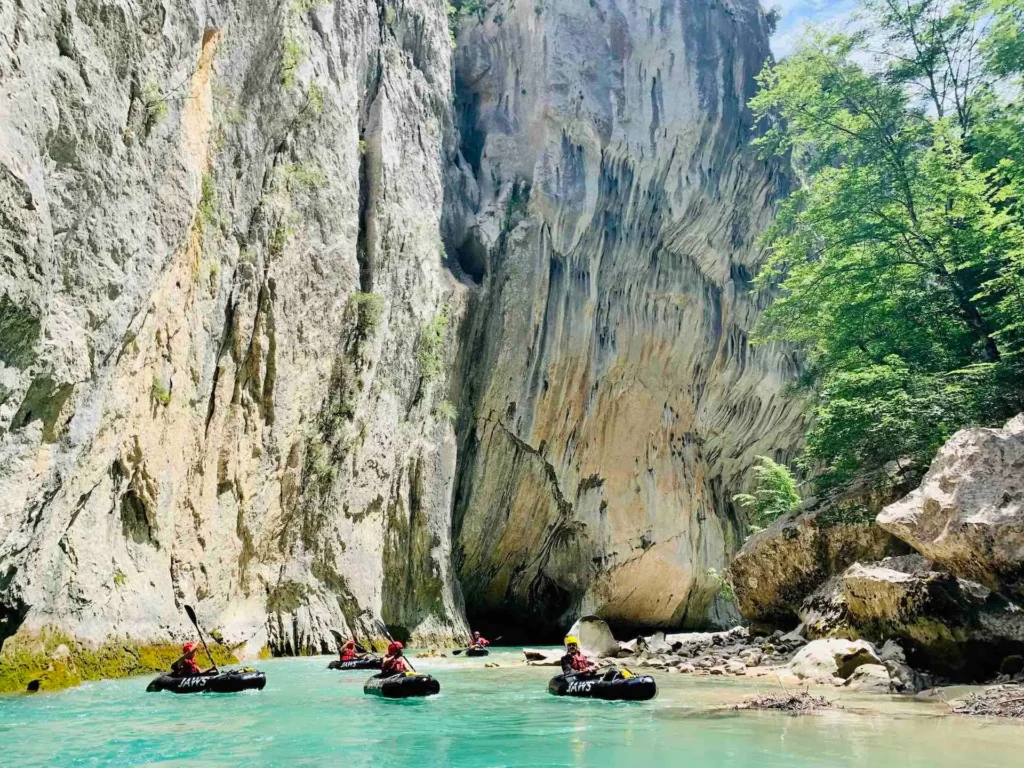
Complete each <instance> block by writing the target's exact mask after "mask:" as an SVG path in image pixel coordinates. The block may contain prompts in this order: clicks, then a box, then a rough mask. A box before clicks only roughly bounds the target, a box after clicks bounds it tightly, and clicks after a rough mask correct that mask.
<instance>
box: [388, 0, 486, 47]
mask: <svg viewBox="0 0 1024 768" xmlns="http://www.w3.org/2000/svg"><path fill="white" fill-rule="evenodd" d="M445 10H446V11H447V13H448V37H449V38H450V40H451V44H452V48H453V49H454V48H455V47H456V43H455V36H456V34H457V33H458V31H459V24H460V23H461V21H462V19H464V18H466V17H468V16H476V17H477V18H480V19H482V18H483V15H484V11H486V10H487V9H486V8H485V7H484V4H483V2H482V0H455V2H454V3H451V2H446V3H445ZM388 23H390V22H388Z"/></svg>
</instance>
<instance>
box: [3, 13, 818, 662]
mask: <svg viewBox="0 0 1024 768" xmlns="http://www.w3.org/2000/svg"><path fill="white" fill-rule="evenodd" d="M447 18H448V17H447V13H446V8H445V6H444V4H442V3H441V2H439V0H205V2H203V1H198V2H197V1H195V0H39V1H38V2H29V3H26V2H15V3H13V4H12V3H4V4H3V5H2V6H0V31H2V33H3V34H2V35H0V641H2V640H3V639H4V638H6V637H8V636H9V635H11V634H13V633H15V632H18V633H19V634H20V635H26V634H31V633H32V632H33V631H35V630H38V629H40V628H42V627H44V626H47V625H57V626H59V627H60V628H61V629H62V630H66V631H69V632H71V633H73V634H74V635H76V636H77V637H79V638H81V639H85V640H92V641H101V640H103V639H104V638H106V637H108V636H110V635H112V634H119V635H130V636H131V637H132V638H134V639H137V640H142V641H145V640H159V639H166V638H174V637H180V636H182V635H184V634H185V633H186V632H187V630H188V628H187V626H186V625H185V624H184V622H183V620H182V615H181V606H182V604H184V603H191V604H195V605H196V606H197V607H198V609H199V613H200V617H201V619H202V620H203V621H204V623H205V624H207V625H208V626H209V627H211V628H213V627H215V628H217V629H219V630H220V632H221V634H222V635H223V636H224V638H225V639H227V640H230V641H234V642H241V641H249V642H251V643H252V644H254V645H256V646H260V645H263V644H264V643H266V644H268V645H269V646H270V647H271V648H272V649H273V650H275V651H276V652H282V653H289V652H298V651H304V650H322V649H326V647H327V644H328V642H329V635H328V633H327V630H328V629H329V628H331V627H335V628H338V629H340V630H342V631H346V629H347V628H351V629H353V630H354V631H356V632H359V633H360V634H367V633H372V632H374V629H373V626H372V623H371V619H373V618H374V617H381V618H383V619H384V620H385V621H386V622H387V623H388V624H390V625H391V626H392V627H395V628H398V629H400V630H402V631H405V632H408V633H410V634H412V635H414V636H416V637H417V638H418V639H420V640H431V639H432V640H438V641H440V640H450V639H451V638H452V637H453V636H455V635H460V634H462V633H464V632H465V631H466V622H465V618H464V610H463V605H462V596H461V593H460V589H459V584H458V582H457V578H456V577H458V578H459V579H461V581H462V584H463V585H464V587H465V590H466V594H467V595H468V598H469V608H470V612H471V615H483V614H487V613H493V612H495V611H498V610H499V609H500V610H504V609H505V607H506V605H507V606H508V607H509V608H511V610H512V615H513V616H515V617H532V618H537V619H540V620H542V623H546V624H547V625H549V626H550V625H558V624H559V623H560V622H561V621H562V620H563V619H564V618H565V616H566V614H567V613H571V612H572V611H573V610H575V609H583V610H584V611H585V612H588V613H589V612H597V613H600V614H601V615H603V616H605V617H607V618H609V619H611V620H613V621H618V622H620V623H634V624H672V625H674V624H678V623H681V622H687V623H700V622H702V621H704V620H705V619H706V617H707V616H708V612H709V609H710V608H711V605H710V603H711V598H712V593H713V591H714V589H713V587H712V586H711V585H712V581H711V580H710V579H709V578H708V577H707V575H706V574H707V570H708V569H709V568H716V569H719V570H721V569H722V567H723V566H724V564H725V562H726V560H727V557H728V555H729V553H730V552H731V551H732V550H733V549H734V548H735V544H736V533H737V528H736V520H735V518H734V510H733V509H732V506H731V504H730V503H729V498H730V497H731V495H732V494H733V493H734V492H736V491H738V490H741V487H742V485H743V482H742V481H743V478H744V473H745V472H746V470H747V468H748V466H749V465H750V463H751V460H752V457H753V456H754V455H756V454H758V453H765V452H769V451H775V450H778V451H779V453H778V454H776V455H777V456H778V457H779V458H786V454H787V452H788V451H789V450H790V449H791V448H793V447H795V443H796V440H797V436H798V435H799V433H800V428H799V426H800V425H799V423H798V420H799V416H798V413H797V409H796V407H795V406H794V405H793V404H791V403H790V402H788V401H786V400H784V399H783V398H782V397H781V394H780V393H781V390H782V388H783V386H784V385H785V383H786V381H787V380H788V379H789V378H790V377H791V376H792V374H793V372H794V369H795V363H794V361H793V359H792V358H791V357H789V356H788V355H787V354H786V353H785V352H784V351H783V350H780V349H778V348H774V347H766V348H759V349H753V348H751V347H750V345H749V343H748V333H749V331H750V329H751V328H752V326H753V323H754V321H755V320H756V317H757V315H758V312H759V310H760V309H761V303H762V302H763V301H764V299H763V298H759V297H757V296H755V295H754V294H753V293H752V292H751V285H750V277H751V275H752V273H753V271H754V270H755V268H756V264H757V261H758V259H759V257H760V254H759V251H758V248H757V246H756V244H755V238H756V236H757V234H758V232H759V231H760V230H761V229H762V228H763V227H764V226H765V224H766V222H767V220H768V218H769V217H770V214H771V207H772V201H773V199H774V198H775V197H776V196H777V195H778V193H779V191H780V189H781V185H782V184H783V183H784V176H783V174H781V173H780V171H779V169H778V168H775V167H773V166H769V165H764V164H761V163H759V162H757V161H756V160H755V159H754V158H753V156H752V154H751V153H750V151H749V149H748V148H747V146H746V145H747V141H748V139H749V136H750V133H751V128H752V126H751V123H750V118H749V115H748V113H747V112H746V110H745V109H744V106H743V105H744V103H745V101H746V99H747V98H748V97H749V96H750V94H751V92H752V89H753V75H754V74H755V73H756V71H757V70H758V69H759V68H760V66H761V64H762V63H763V61H764V59H765V57H766V56H767V53H768V52H767V44H766V34H765V24H764V20H763V18H762V16H761V13H760V10H759V8H758V5H757V3H756V2H755V0H728V1H726V2H722V1H721V0H680V2H679V3H678V4H674V3H665V2H662V1H661V0H658V2H653V0H635V1H632V2H629V3H622V4H620V3H618V2H617V1H616V0H589V1H588V2H584V0H556V1H555V2H535V3H525V2H519V3H515V2H509V1H508V0H497V2H494V3H493V4H491V5H489V6H488V7H487V8H486V9H485V10H480V11H479V12H478V13H476V14H475V15H471V16H463V17H462V21H461V24H460V32H459V35H458V40H457V43H458V44H457V48H456V49H455V51H454V53H453V48H452V45H451V40H450V37H449V30H448V22H447ZM453 57H454V59H453ZM450 372H454V373H450ZM449 379H450V380H449ZM449 400H451V401H454V402H455V403H456V405H457V406H458V409H459V411H460V416H459V418H458V425H457V426H458V431H459V438H458V440H457V439H456V428H455V426H456V425H453V424H452V418H453V414H454V413H455V410H456V409H455V407H454V406H452V404H451V403H450V402H449ZM457 464H458V471H457V467H456V465H457ZM453 528H454V529H455V530H456V531H457V534H458V538H457V543H456V542H454V541H453ZM452 562H454V563H455V565H456V568H455V569H453V568H452V567H451V564H452Z"/></svg>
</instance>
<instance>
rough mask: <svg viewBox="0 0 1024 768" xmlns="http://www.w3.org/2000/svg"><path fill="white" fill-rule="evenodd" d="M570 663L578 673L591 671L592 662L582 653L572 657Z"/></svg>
mask: <svg viewBox="0 0 1024 768" xmlns="http://www.w3.org/2000/svg"><path fill="white" fill-rule="evenodd" d="M569 663H570V664H571V665H572V668H573V669H574V670H576V671H577V672H586V671H587V670H588V669H590V661H589V660H588V659H587V657H586V656H584V655H583V652H582V651H580V652H579V653H574V654H572V655H570V656H569Z"/></svg>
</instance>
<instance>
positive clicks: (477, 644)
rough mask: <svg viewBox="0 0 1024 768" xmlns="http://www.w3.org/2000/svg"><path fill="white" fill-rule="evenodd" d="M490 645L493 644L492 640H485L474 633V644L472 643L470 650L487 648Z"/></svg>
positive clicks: (477, 633)
mask: <svg viewBox="0 0 1024 768" xmlns="http://www.w3.org/2000/svg"><path fill="white" fill-rule="evenodd" d="M498 639H499V640H500V639H501V638H500V637H499V638H498ZM490 644H491V641H490V640H485V639H484V638H483V637H481V636H480V633H479V632H474V633H473V642H471V643H470V644H469V647H470V648H486V647H487V646H488V645H490Z"/></svg>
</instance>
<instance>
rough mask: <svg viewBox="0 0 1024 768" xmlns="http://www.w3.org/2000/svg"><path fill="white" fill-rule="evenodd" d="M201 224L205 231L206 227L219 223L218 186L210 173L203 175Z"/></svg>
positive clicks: (200, 205)
mask: <svg viewBox="0 0 1024 768" xmlns="http://www.w3.org/2000/svg"><path fill="white" fill-rule="evenodd" d="M199 223H200V226H202V227H203V230H204V231H205V229H206V227H208V226H213V225H215V224H216V223H217V184H216V182H214V180H213V174H210V173H204V174H203V182H202V191H201V192H200V194H199Z"/></svg>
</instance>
